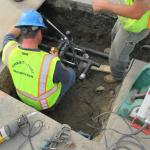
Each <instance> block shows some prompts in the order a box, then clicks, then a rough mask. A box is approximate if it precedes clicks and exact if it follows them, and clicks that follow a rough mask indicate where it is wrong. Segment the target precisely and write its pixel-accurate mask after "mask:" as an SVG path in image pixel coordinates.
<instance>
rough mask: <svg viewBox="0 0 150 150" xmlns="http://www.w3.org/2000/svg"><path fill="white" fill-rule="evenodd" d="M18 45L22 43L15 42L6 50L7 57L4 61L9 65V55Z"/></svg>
mask: <svg viewBox="0 0 150 150" xmlns="http://www.w3.org/2000/svg"><path fill="white" fill-rule="evenodd" d="M18 45H20V44H18V43H15V44H12V45H10V46H9V47H8V48H7V50H6V52H5V58H4V62H5V63H6V64H7V66H8V61H7V60H8V55H9V52H10V51H11V50H12V49H13V48H15V47H16V46H18Z"/></svg>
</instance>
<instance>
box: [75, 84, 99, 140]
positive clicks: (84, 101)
mask: <svg viewBox="0 0 150 150" xmlns="http://www.w3.org/2000/svg"><path fill="white" fill-rule="evenodd" d="M80 88H85V89H88V90H89V91H90V95H91V100H90V102H87V101H86V100H85V99H83V100H81V99H79V98H78V97H77V91H78V89H80ZM75 98H76V99H77V100H78V101H80V102H82V103H85V104H87V105H88V106H89V117H86V118H84V119H82V120H81V121H80V122H78V124H79V123H80V126H81V123H83V122H84V121H85V120H88V119H91V120H92V121H93V122H94V125H95V128H96V122H95V120H94V119H93V111H95V110H94V108H93V107H92V105H91V103H92V100H93V98H94V94H93V92H92V90H91V89H90V88H89V87H85V86H84V84H82V85H80V86H79V87H78V88H77V89H76V90H75ZM90 110H91V111H90ZM99 112H100V110H99ZM80 126H79V129H80ZM95 132H96V129H94V131H93V133H92V134H91V135H90V137H91V138H92V137H93V136H94V134H95Z"/></svg>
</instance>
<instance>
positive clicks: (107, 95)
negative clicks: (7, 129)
mask: <svg viewBox="0 0 150 150" xmlns="http://www.w3.org/2000/svg"><path fill="white" fill-rule="evenodd" d="M87 10H88V9H87ZM87 10H85V9H78V6H77V4H76V3H72V4H69V8H63V7H55V6H54V5H53V3H47V2H46V3H44V4H43V5H42V6H41V7H40V8H39V9H38V11H39V12H42V13H43V14H44V15H45V16H46V17H47V18H48V19H49V20H50V21H51V22H52V23H53V24H54V25H55V26H56V27H57V28H58V29H59V30H60V31H61V32H62V33H65V32H66V31H70V32H71V35H72V37H73V42H74V43H75V44H77V45H81V46H84V47H88V48H92V49H94V50H97V51H100V52H103V51H104V49H105V48H107V47H110V42H111V41H110V39H111V29H112V27H113V25H114V24H115V21H116V20H117V17H116V16H114V15H112V14H108V12H103V13H101V14H94V13H93V12H92V10H90V11H89V10H88V11H87ZM45 24H46V26H47V27H48V29H47V30H45V31H43V35H46V36H50V37H53V38H57V39H60V38H61V36H60V34H59V33H58V32H57V31H56V30H55V29H54V28H53V27H52V26H50V25H49V24H48V23H47V22H45ZM43 42H45V41H44V40H43ZM48 44H50V45H51V46H57V44H56V43H54V42H50V43H48ZM147 44H149V38H148V37H147V38H146V39H144V40H142V41H141V42H139V43H138V44H137V45H136V47H135V49H134V50H133V52H132V53H131V55H130V59H131V58H134V57H135V56H136V53H137V50H138V49H139V48H140V47H141V46H142V45H147ZM43 50H44V49H43ZM89 57H90V59H91V60H94V61H96V62H98V63H100V64H103V65H109V63H108V59H106V58H103V57H100V56H97V55H93V54H89ZM137 59H140V60H143V61H146V62H149V52H147V51H146V50H143V55H140V56H139V57H138V58H137ZM81 72H82V70H79V71H76V76H77V77H78V76H79V75H80V74H81ZM105 75H107V73H103V72H98V71H93V70H89V71H88V74H87V76H86V78H85V79H84V81H83V82H75V84H74V85H73V86H72V87H71V88H70V89H69V90H68V91H67V93H66V94H65V96H64V97H63V99H62V100H61V101H60V103H59V104H58V106H57V107H56V109H55V110H54V111H53V112H49V113H46V115H47V116H49V117H51V118H52V119H54V120H56V121H57V122H59V123H62V124H64V123H65V124H68V125H70V126H71V128H72V129H73V130H74V131H76V132H78V131H82V132H84V133H87V134H88V135H90V137H91V139H94V138H95V137H97V136H98V135H100V134H101V133H100V131H99V130H95V129H93V128H91V127H89V126H88V125H87V124H86V123H88V124H90V125H92V126H94V127H96V128H101V127H102V118H98V119H96V120H94V121H93V118H95V117H96V116H98V115H99V114H101V113H103V112H106V111H111V110H112V107H113V103H114V99H113V98H114V95H115V94H116V90H115V89H116V87H117V86H118V85H120V82H117V83H114V84H107V83H105V82H104V80H103V78H104V76H105ZM0 79H1V84H0V90H2V91H4V92H6V93H7V94H9V95H11V96H13V97H15V98H16V99H18V100H19V97H18V96H17V94H16V92H15V88H14V85H13V81H12V79H11V76H10V74H9V71H8V69H7V67H5V68H4V69H3V71H2V73H1V74H0ZM99 86H103V87H104V90H103V91H100V92H97V91H96V88H97V87H99ZM110 106H111V107H110ZM108 118H109V115H107V116H105V120H104V125H106V123H107V121H108Z"/></svg>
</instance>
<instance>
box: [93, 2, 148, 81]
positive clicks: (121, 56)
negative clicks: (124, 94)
mask: <svg viewBox="0 0 150 150" xmlns="http://www.w3.org/2000/svg"><path fill="white" fill-rule="evenodd" d="M149 4H150V0H119V4H115V3H111V2H108V1H105V0H94V1H93V3H92V7H93V10H94V11H95V12H99V11H100V10H107V11H110V12H112V13H115V14H117V15H118V20H117V22H116V24H115V25H114V27H113V29H112V33H111V48H107V49H105V50H104V52H105V53H108V54H109V65H110V67H111V75H106V76H105V77H104V80H105V81H106V82H107V83H114V82H117V81H118V80H122V79H123V78H124V77H125V76H126V67H127V66H128V62H129V54H130V53H131V52H132V50H133V49H134V47H135V44H136V43H138V42H139V41H141V40H142V39H144V38H145V37H146V36H147V35H148V34H149V32H150V5H149Z"/></svg>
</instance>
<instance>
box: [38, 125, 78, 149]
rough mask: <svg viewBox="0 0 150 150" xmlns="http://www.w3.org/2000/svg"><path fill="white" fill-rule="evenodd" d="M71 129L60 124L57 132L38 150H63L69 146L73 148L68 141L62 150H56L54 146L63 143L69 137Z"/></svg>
mask: <svg viewBox="0 0 150 150" xmlns="http://www.w3.org/2000/svg"><path fill="white" fill-rule="evenodd" d="M70 130H71V127H70V126H69V125H67V124H62V125H61V126H60V127H59V128H58V129H57V132H56V133H55V134H54V136H53V138H49V139H48V140H46V142H45V144H44V145H43V146H42V147H41V148H40V149H39V150H64V149H63V148H65V147H67V146H70V147H74V146H75V144H74V143H73V142H70V141H68V143H66V144H65V145H64V146H63V147H62V148H57V147H56V146H57V145H58V144H59V143H63V142H64V141H65V140H68V139H69V137H70V133H69V131H70Z"/></svg>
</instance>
